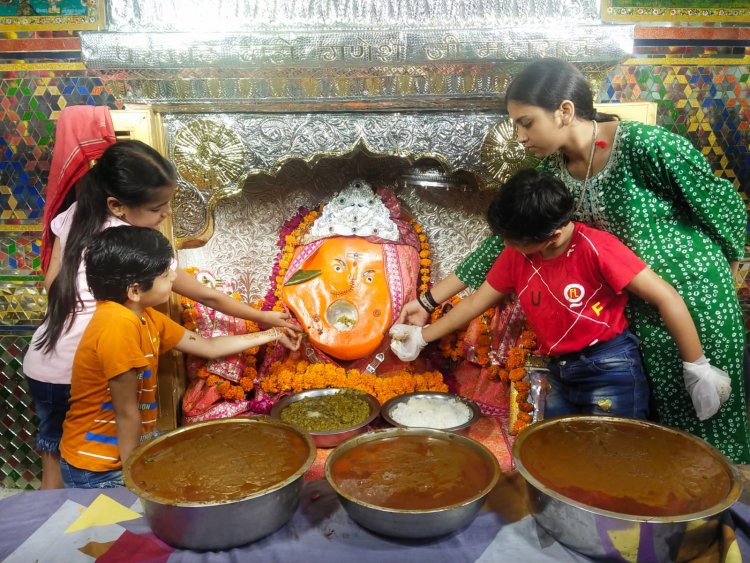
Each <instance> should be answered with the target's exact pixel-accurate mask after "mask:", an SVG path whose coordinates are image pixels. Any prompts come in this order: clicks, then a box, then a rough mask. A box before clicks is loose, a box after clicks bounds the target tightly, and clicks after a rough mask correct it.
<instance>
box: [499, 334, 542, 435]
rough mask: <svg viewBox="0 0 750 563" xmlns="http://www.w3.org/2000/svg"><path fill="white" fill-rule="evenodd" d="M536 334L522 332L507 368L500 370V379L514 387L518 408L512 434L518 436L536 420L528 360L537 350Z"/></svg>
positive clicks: (509, 356)
mask: <svg viewBox="0 0 750 563" xmlns="http://www.w3.org/2000/svg"><path fill="white" fill-rule="evenodd" d="M536 344H537V343H536V334H534V331H532V330H531V329H528V328H526V329H524V330H523V331H521V336H520V338H519V343H518V346H514V347H513V348H511V349H510V350H509V351H508V361H507V363H506V368H505V369H502V370H500V373H499V377H500V379H501V381H503V382H506V381H507V382H510V384H511V385H512V389H513V391H514V392H513V393H511V396H512V397H513V396H514V395H515V397H514V399H513V400H514V401H515V403H516V406H517V409H518V410H517V413H516V419H515V421H514V422H513V425H512V428H511V433H513V434H518V433H519V432H520V431H521V430H523V429H524V428H526V427H527V426H528V425H529V423H530V422H531V421H532V420H534V417H533V415H532V413H533V411H534V405H532V404H531V402H529V394H530V392H531V383H530V382H529V379H528V377H527V375H528V374H527V371H526V359H527V358H528V356H529V355H530V354H531V353H532V352H533V351H534V350H535V349H536Z"/></svg>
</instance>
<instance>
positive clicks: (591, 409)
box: [544, 330, 649, 419]
mask: <svg viewBox="0 0 750 563" xmlns="http://www.w3.org/2000/svg"><path fill="white" fill-rule="evenodd" d="M638 344H639V342H638V338H636V336H635V335H634V334H633V333H632V332H630V331H629V330H625V331H624V332H621V333H620V334H618V335H617V336H615V337H614V338H612V339H611V340H607V341H605V342H597V343H596V344H592V345H591V346H588V347H586V348H584V349H583V350H581V351H580V352H574V353H570V354H565V355H562V356H554V357H552V358H551V361H550V366H549V369H550V373H549V383H550V390H549V392H548V393H547V398H546V403H545V406H544V417H545V418H552V417H553V416H562V415H571V414H589V415H604V416H623V417H628V418H642V419H645V418H646V416H647V415H648V404H649V386H648V381H647V380H646V373H645V370H644V369H643V363H642V360H641V352H640V349H639V347H638Z"/></svg>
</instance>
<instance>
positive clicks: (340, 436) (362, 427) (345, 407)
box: [271, 387, 380, 448]
mask: <svg viewBox="0 0 750 563" xmlns="http://www.w3.org/2000/svg"><path fill="white" fill-rule="evenodd" d="M379 415H380V403H379V402H378V400H377V399H376V398H375V397H373V396H372V395H370V394H369V393H365V392H363V391H358V390H357V389H349V388H345V387H331V388H327V389H310V390H308V391H301V392H299V393H296V394H294V395H287V396H285V397H282V398H281V399H279V400H278V401H277V402H276V404H274V406H273V408H272V409H271V416H272V417H273V418H277V419H279V420H281V421H282V422H286V423H288V424H293V425H294V426H297V427H298V428H302V429H303V430H305V432H307V433H308V434H310V436H311V437H312V440H313V442H314V443H315V445H316V446H317V447H319V448H335V447H336V446H338V445H339V444H340V443H341V442H343V441H344V440H347V439H349V438H351V437H352V436H357V435H359V434H362V433H363V432H366V431H367V429H368V426H369V425H370V424H371V423H372V422H373V421H374V420H375V419H376V418H377V417H378V416H379Z"/></svg>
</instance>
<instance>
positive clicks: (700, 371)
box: [682, 356, 732, 420]
mask: <svg viewBox="0 0 750 563" xmlns="http://www.w3.org/2000/svg"><path fill="white" fill-rule="evenodd" d="M682 377H683V379H684V380H685V387H687V390H688V393H690V398H691V399H692V401H693V407H694V408H695V412H696V414H697V415H698V419H699V420H707V419H709V418H711V417H712V416H713V415H715V414H716V413H717V412H718V410H719V408H720V407H721V405H722V404H724V403H725V402H726V400H727V399H729V394H730V393H731V392H732V381H731V380H730V379H729V376H728V375H727V374H726V373H725V372H724V371H722V370H720V369H719V368H716V367H714V366H712V365H711V364H710V363H708V360H707V359H706V357H705V356H701V357H700V358H698V359H697V360H695V362H682Z"/></svg>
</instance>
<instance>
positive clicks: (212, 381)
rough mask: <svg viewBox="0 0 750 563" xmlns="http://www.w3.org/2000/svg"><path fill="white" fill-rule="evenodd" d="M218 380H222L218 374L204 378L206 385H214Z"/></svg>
mask: <svg viewBox="0 0 750 563" xmlns="http://www.w3.org/2000/svg"><path fill="white" fill-rule="evenodd" d="M220 381H222V379H221V377H219V376H218V375H209V376H208V378H207V379H206V385H209V386H210V385H216V384H217V383H219V382H220Z"/></svg>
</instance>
